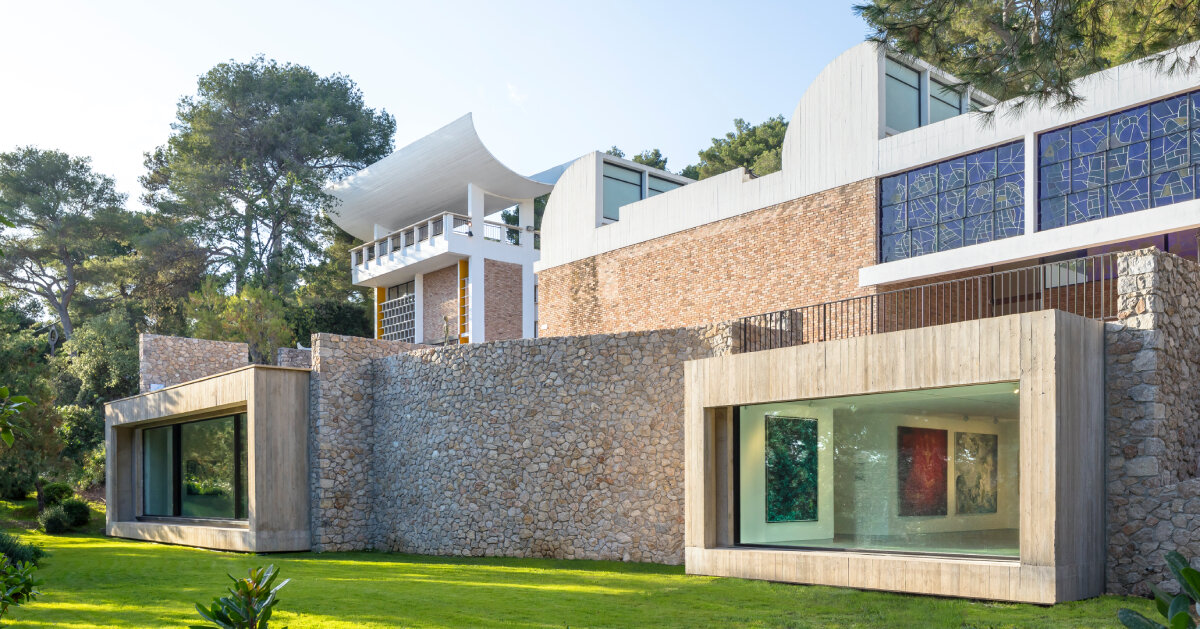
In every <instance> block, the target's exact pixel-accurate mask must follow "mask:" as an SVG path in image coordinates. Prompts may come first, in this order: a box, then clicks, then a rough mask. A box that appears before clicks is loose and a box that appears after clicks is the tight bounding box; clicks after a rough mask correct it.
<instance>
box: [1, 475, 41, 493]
mask: <svg viewBox="0 0 1200 629" xmlns="http://www.w3.org/2000/svg"><path fill="white" fill-rule="evenodd" d="M33 489H34V486H33V475H31V474H29V473H28V472H25V471H17V470H4V471H0V498H4V499H5V500H24V499H26V498H28V497H29V494H30V493H32V492H33Z"/></svg>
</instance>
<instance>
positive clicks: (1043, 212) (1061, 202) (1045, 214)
mask: <svg viewBox="0 0 1200 629" xmlns="http://www.w3.org/2000/svg"><path fill="white" fill-rule="evenodd" d="M1066 224H1067V197H1057V198H1054V199H1046V200H1044V201H1040V202H1039V203H1038V229H1039V230H1043V231H1044V230H1047V229H1054V228H1056V227H1062V226H1064V225H1066Z"/></svg>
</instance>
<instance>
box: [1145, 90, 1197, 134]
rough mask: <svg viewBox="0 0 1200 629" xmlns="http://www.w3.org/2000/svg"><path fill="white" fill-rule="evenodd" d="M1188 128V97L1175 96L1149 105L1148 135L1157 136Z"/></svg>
mask: <svg viewBox="0 0 1200 629" xmlns="http://www.w3.org/2000/svg"><path fill="white" fill-rule="evenodd" d="M1187 128H1188V97H1187V95H1186V94H1185V95H1182V96H1176V97H1174V98H1168V99H1166V100H1162V101H1159V102H1157V103H1154V104H1153V105H1151V106H1150V137H1152V138H1158V137H1162V136H1164V135H1170V134H1172V133H1178V132H1180V131H1187Z"/></svg>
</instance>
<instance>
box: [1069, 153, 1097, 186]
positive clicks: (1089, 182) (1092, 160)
mask: <svg viewBox="0 0 1200 629" xmlns="http://www.w3.org/2000/svg"><path fill="white" fill-rule="evenodd" d="M1103 185H1104V153H1093V154H1091V155H1084V156H1083V157H1076V158H1075V159H1073V160H1071V192H1079V191H1080V190H1087V189H1088V188H1099V187H1100V186H1103Z"/></svg>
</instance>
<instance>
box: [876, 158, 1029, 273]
mask: <svg viewBox="0 0 1200 629" xmlns="http://www.w3.org/2000/svg"><path fill="white" fill-rule="evenodd" d="M879 204H880V217H879V236H880V238H879V242H880V248H879V259H880V261H881V262H892V261H895V260H903V259H905V258H912V257H915V256H920V255H925V254H927V253H933V252H935V251H947V250H950V249H957V248H959V247H965V246H967V245H974V244H979V243H982V242H989V241H992V240H1000V239H1001V238H1010V237H1012V236H1018V235H1020V234H1021V233H1022V232H1024V231H1025V143H1024V142H1021V141H1018V142H1013V143H1011V144H1005V145H1004V146H997V147H995V148H990V149H986V150H983V151H979V152H976V153H972V154H970V155H966V156H964V157H957V158H954V159H949V160H946V161H944V162H939V163H937V164H931V165H929V166H924V167H922V168H917V169H914V170H910V171H908V172H906V173H901V174H899V175H894V176H892V177H884V178H883V179H882V181H880V197H879Z"/></svg>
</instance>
